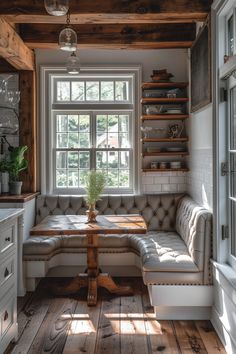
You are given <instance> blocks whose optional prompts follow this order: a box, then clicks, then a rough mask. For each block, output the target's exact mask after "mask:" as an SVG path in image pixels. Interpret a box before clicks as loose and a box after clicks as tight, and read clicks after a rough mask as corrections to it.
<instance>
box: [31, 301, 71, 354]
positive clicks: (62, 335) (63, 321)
mask: <svg viewBox="0 0 236 354" xmlns="http://www.w3.org/2000/svg"><path fill="white" fill-rule="evenodd" d="M76 305H77V301H76V300H74V299H70V298H55V299H54V300H53V301H52V303H51V305H50V307H49V309H48V313H47V316H46V317H45V319H44V321H43V323H42V325H41V327H40V330H39V331H38V333H37V336H36V337H35V340H34V342H33V344H32V346H31V347H30V350H29V351H28V354H36V353H40V354H44V353H47V354H48V353H53V354H62V353H63V348H64V345H65V342H66V339H67V335H68V332H69V328H70V326H71V321H72V315H73V313H74V311H75V308H76Z"/></svg>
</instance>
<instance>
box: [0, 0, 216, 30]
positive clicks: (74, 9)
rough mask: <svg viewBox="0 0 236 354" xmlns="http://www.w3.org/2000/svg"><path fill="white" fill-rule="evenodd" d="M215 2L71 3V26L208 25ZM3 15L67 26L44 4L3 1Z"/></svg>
mask: <svg viewBox="0 0 236 354" xmlns="http://www.w3.org/2000/svg"><path fill="white" fill-rule="evenodd" d="M211 3H212V0H194V1H189V0H172V1H170V0H131V1H130V0H123V1H120V0H100V1H88V0H80V1H78V0H70V12H71V23H74V24H76V23H77V24H96V23H101V24H102V23H158V22H159V23H165V22H185V23H186V22H192V21H204V20H205V19H206V16H207V15H208V13H209V12H210V7H211ZM0 14H1V15H4V16H6V19H7V20H8V21H9V22H13V23H61V24H62V23H65V16H62V17H56V16H50V15H48V14H47V12H46V10H45V8H44V4H43V1H42V0H34V1H28V0H13V1H12V0H11V1H10V2H9V1H8V0H1V2H0Z"/></svg>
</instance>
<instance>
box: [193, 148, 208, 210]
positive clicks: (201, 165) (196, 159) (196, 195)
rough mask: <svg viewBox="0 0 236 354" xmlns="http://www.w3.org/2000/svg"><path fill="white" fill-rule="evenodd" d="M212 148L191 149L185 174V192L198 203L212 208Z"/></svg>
mask: <svg viewBox="0 0 236 354" xmlns="http://www.w3.org/2000/svg"><path fill="white" fill-rule="evenodd" d="M212 161H213V155H212V149H195V150H193V151H191V155H190V158H189V169H190V171H189V172H188V174H187V192H188V193H189V194H190V195H191V196H192V197H193V199H194V200H195V201H196V202H198V203H199V204H201V205H203V206H205V207H206V208H208V209H210V210H212V206H213V166H212Z"/></svg>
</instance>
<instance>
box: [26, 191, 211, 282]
mask: <svg viewBox="0 0 236 354" xmlns="http://www.w3.org/2000/svg"><path fill="white" fill-rule="evenodd" d="M96 207H97V209H98V210H99V213H100V214H106V215H109V214H117V215H118V214H126V213H127V214H137V213H138V214H141V215H142V216H143V218H144V220H145V222H146V224H147V227H148V233H147V234H146V235H122V236H120V235H104V236H103V235H101V236H99V247H100V248H99V251H100V252H101V253H113V252H114V253H117V252H118V253H119V252H120V253H122V252H134V253H136V254H137V255H139V256H140V265H141V269H142V274H143V279H144V282H145V284H209V283H210V282H211V276H210V272H209V263H210V262H209V260H210V251H211V214H210V213H209V212H208V211H207V210H206V209H204V208H202V207H200V206H199V205H197V204H196V203H195V202H194V201H193V200H192V199H191V198H190V197H188V196H184V195H183V194H171V195H170V194H166V195H164V194H162V195H137V196H122V195H121V196H105V197H103V198H102V200H100V201H98V203H97V206H96ZM86 209H87V208H86V203H85V201H84V199H83V198H82V197H79V196H51V195H50V196H43V195H41V196H38V197H37V203H36V223H39V222H40V221H42V219H43V218H45V217H46V216H48V215H53V214H55V215H58V214H59V215H60V214H68V215H71V214H72V215H73V214H85V211H86ZM85 252H86V236H83V235H80V236H58V237H44V236H42V237H40V236H39V237H30V238H29V239H28V240H27V241H26V242H25V244H24V260H25V261H33V260H42V261H44V260H50V258H52V257H53V256H54V255H55V254H57V253H67V254H70V253H78V254H79V253H85Z"/></svg>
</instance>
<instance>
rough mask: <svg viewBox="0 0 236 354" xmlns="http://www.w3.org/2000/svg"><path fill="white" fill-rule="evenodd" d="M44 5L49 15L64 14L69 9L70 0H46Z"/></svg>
mask: <svg viewBox="0 0 236 354" xmlns="http://www.w3.org/2000/svg"><path fill="white" fill-rule="evenodd" d="M44 6H45V9H46V10H47V12H48V13H49V15H52V16H63V15H66V14H67V11H68V9H69V0H44Z"/></svg>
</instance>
